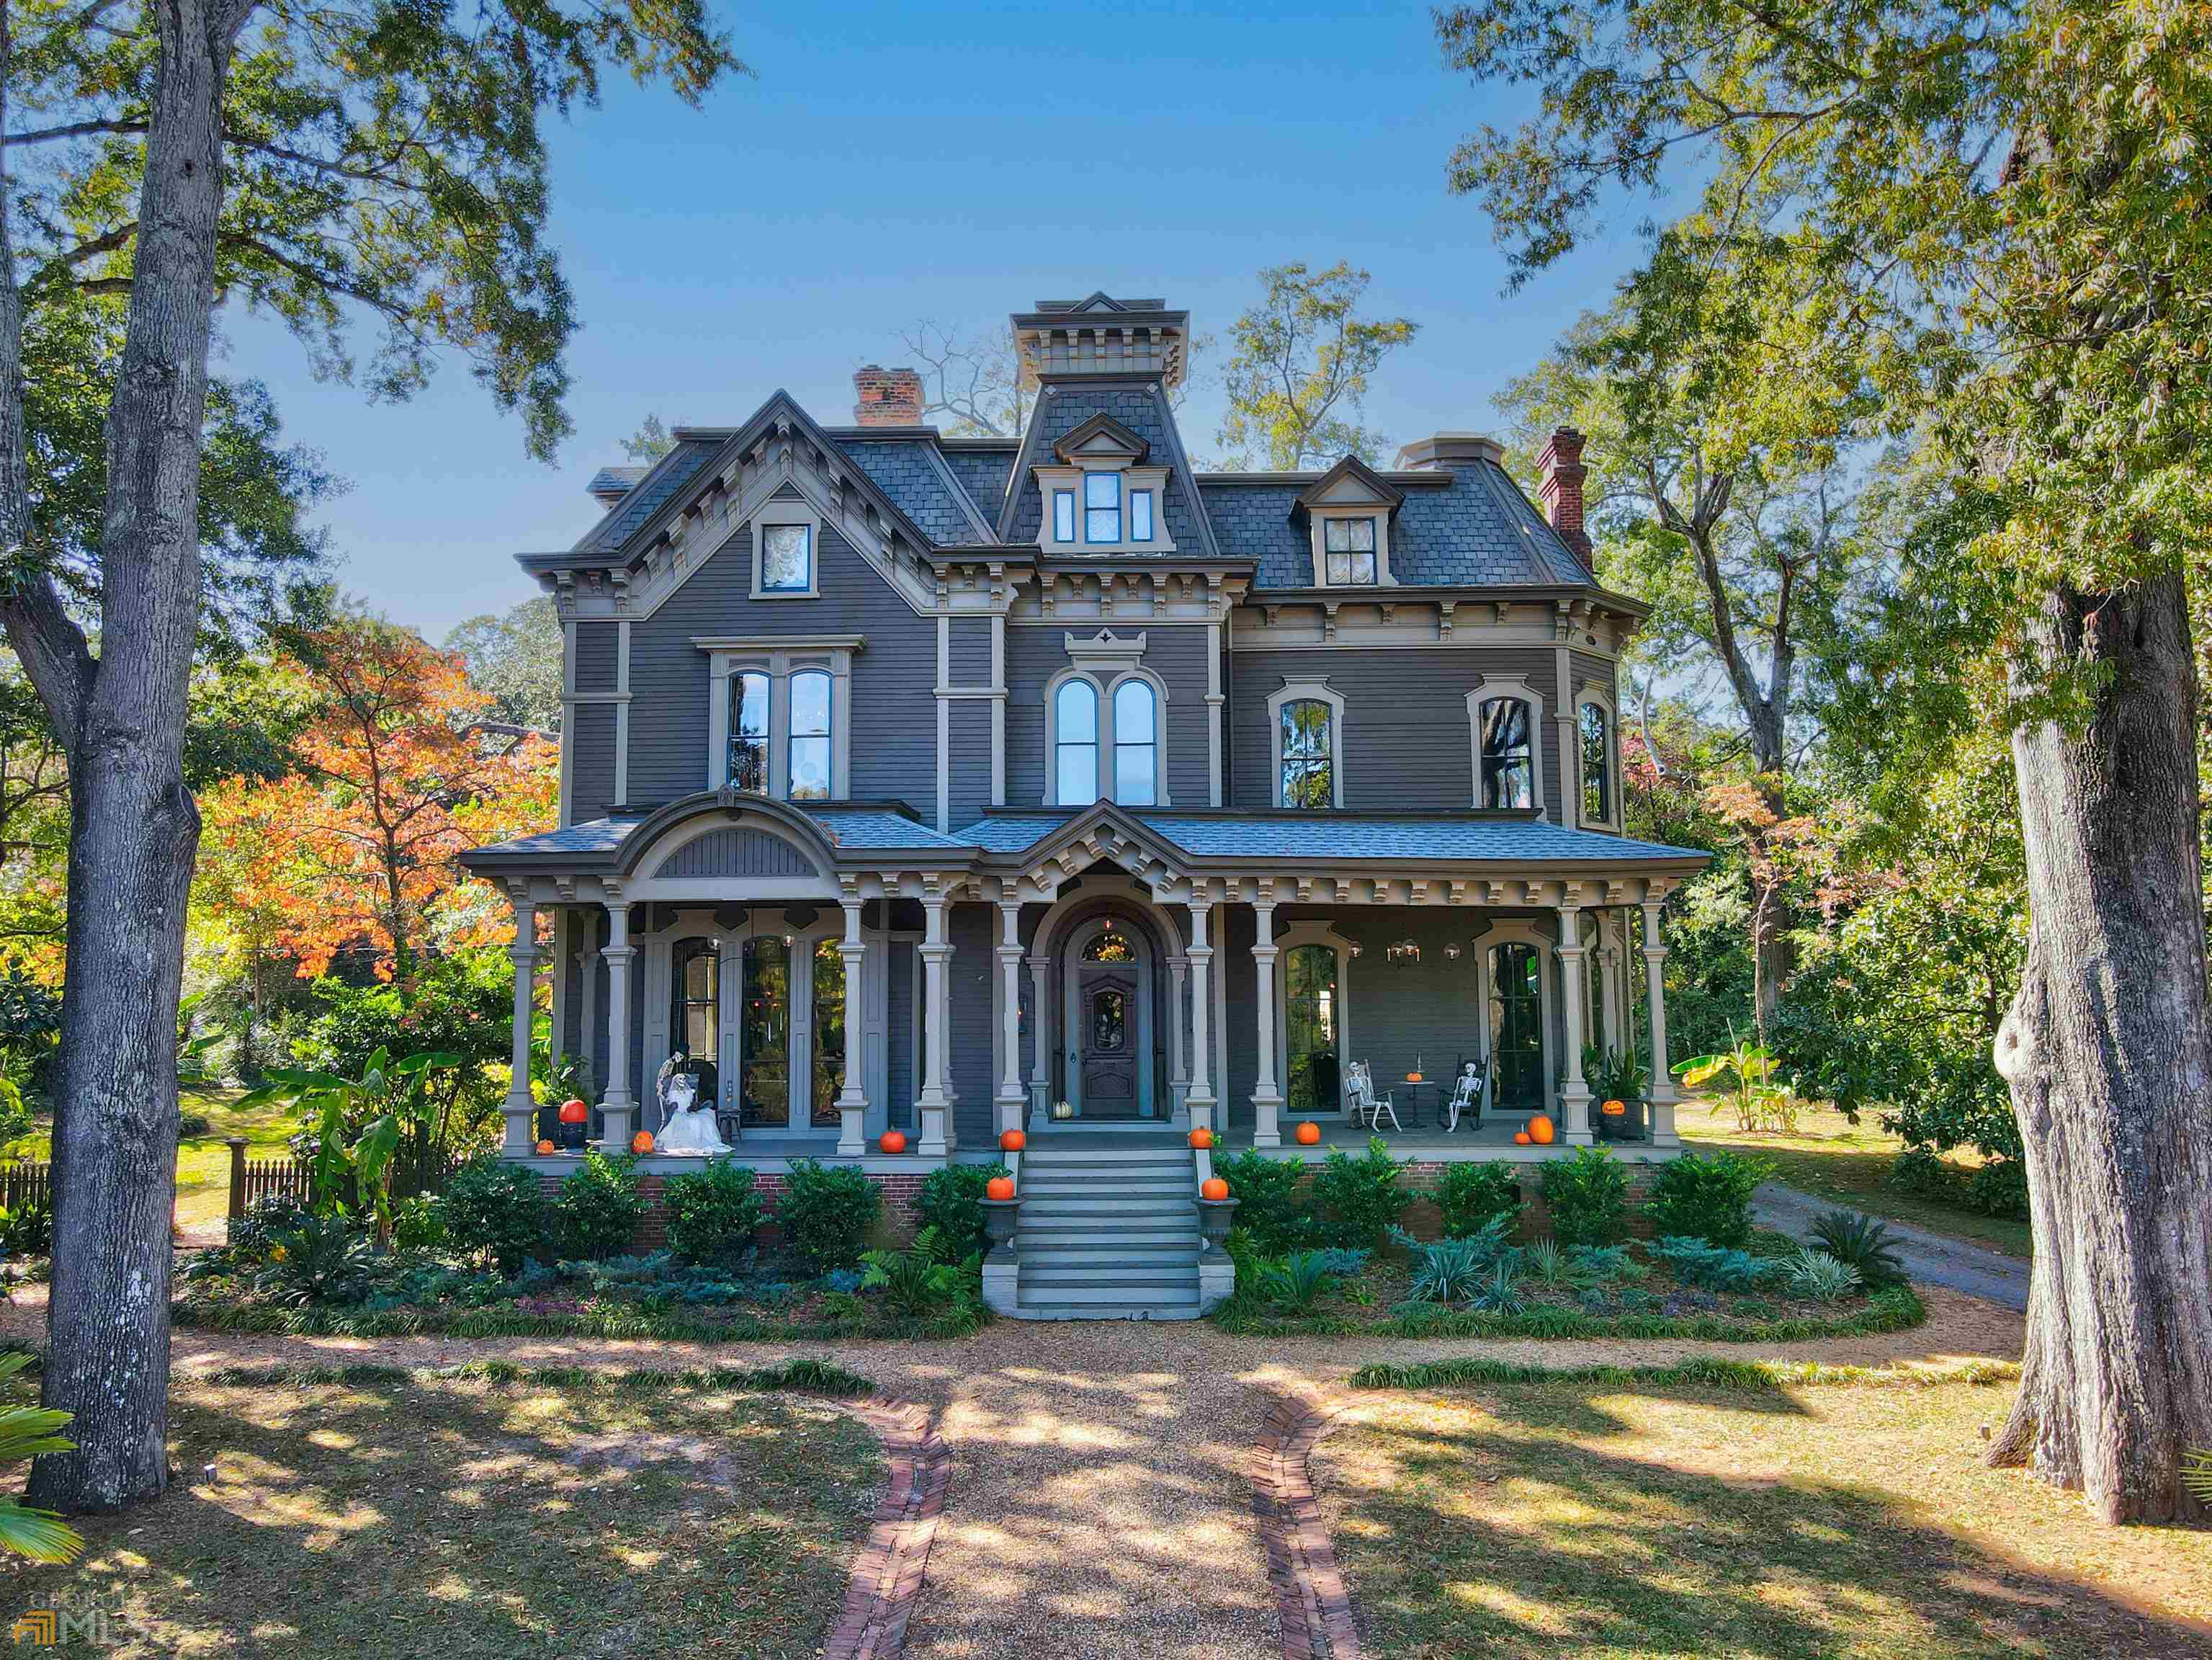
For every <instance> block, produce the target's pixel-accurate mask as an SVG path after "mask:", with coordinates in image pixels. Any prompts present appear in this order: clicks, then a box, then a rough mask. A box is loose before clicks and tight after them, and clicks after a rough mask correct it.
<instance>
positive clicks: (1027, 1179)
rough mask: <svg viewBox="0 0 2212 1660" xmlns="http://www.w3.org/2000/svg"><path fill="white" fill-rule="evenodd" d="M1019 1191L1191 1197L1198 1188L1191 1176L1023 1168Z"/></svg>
mask: <svg viewBox="0 0 2212 1660" xmlns="http://www.w3.org/2000/svg"><path fill="white" fill-rule="evenodd" d="M1019 1191H1020V1193H1021V1195H1022V1197H1023V1198H1024V1199H1025V1200H1026V1199H1046V1198H1054V1197H1061V1196H1064V1197H1066V1198H1070V1199H1073V1198H1077V1197H1079V1196H1081V1195H1085V1194H1158V1195H1160V1196H1161V1197H1162V1198H1173V1199H1188V1198H1191V1197H1192V1196H1193V1195H1194V1194H1195V1193H1196V1192H1197V1187H1196V1184H1195V1183H1193V1182H1192V1181H1191V1179H1190V1177H1188V1176H1041V1175H1038V1174H1036V1173H1035V1172H1033V1171H1023V1172H1022V1179H1021V1183H1020V1186H1019Z"/></svg>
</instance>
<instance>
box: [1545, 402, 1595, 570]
mask: <svg viewBox="0 0 2212 1660" xmlns="http://www.w3.org/2000/svg"><path fill="white" fill-rule="evenodd" d="M1537 465H1539V466H1541V467H1542V468H1543V470H1544V482H1543V487H1542V494H1543V497H1544V517H1545V518H1547V519H1548V520H1551V521H1552V528H1553V530H1555V531H1557V532H1559V540H1561V541H1562V542H1565V544H1567V545H1568V546H1569V547H1571V548H1572V549H1573V550H1575V553H1576V556H1577V557H1579V558H1581V559H1583V560H1588V559H1589V555H1590V539H1589V532H1588V531H1585V530H1584V529H1583V471H1584V468H1583V435H1582V434H1580V433H1578V432H1577V431H1576V430H1575V429H1573V428H1572V427H1561V428H1560V429H1559V430H1558V431H1557V432H1555V433H1553V435H1552V441H1551V442H1550V443H1548V444H1547V445H1545V446H1544V453H1543V456H1542V459H1541V460H1540V461H1539V462H1538V463H1537Z"/></svg>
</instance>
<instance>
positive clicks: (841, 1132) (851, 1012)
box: [837, 887, 868, 1158]
mask: <svg viewBox="0 0 2212 1660" xmlns="http://www.w3.org/2000/svg"><path fill="white" fill-rule="evenodd" d="M842 903H843V904H844V907H845V937H844V939H842V940H840V941H839V942H838V945H837V955H838V956H839V957H841V958H843V959H844V963H845V1076H844V1078H843V1079H842V1081H841V1083H840V1084H839V1085H838V1089H837V1156H838V1157H839V1158H859V1157H860V1155H861V1154H862V1153H863V1152H866V1151H867V1146H868V1091H867V1088H866V1085H864V1084H863V1083H862V1082H861V1081H860V1080H861V1079H862V1077H863V1076H864V1075H865V1073H866V1060H867V1057H866V1055H864V1054H863V1053H862V1050H863V1049H864V1048H865V1047H866V1043H865V1039H864V1038H863V1037H862V1034H863V1033H864V1032H865V1031H866V1030H867V1022H866V1020H865V1019H864V1018H862V1015H861V1001H860V978H861V976H860V970H861V967H862V965H863V964H865V963H866V960H867V955H868V946H867V942H866V940H864V939H861V938H860V891H859V890H858V889H857V888H850V887H848V888H847V889H846V890H845V897H844V899H843V902H842Z"/></svg>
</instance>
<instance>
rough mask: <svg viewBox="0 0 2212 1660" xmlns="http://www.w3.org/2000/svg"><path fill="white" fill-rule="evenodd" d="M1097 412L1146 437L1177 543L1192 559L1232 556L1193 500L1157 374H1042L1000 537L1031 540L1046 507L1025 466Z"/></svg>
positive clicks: (1193, 487) (1190, 476) (1040, 460)
mask: <svg viewBox="0 0 2212 1660" xmlns="http://www.w3.org/2000/svg"><path fill="white" fill-rule="evenodd" d="M1101 415H1104V416H1108V417H1111V418H1112V419H1113V420H1114V421H1115V422H1116V423H1119V424H1120V425H1121V427H1122V428H1123V429H1126V430H1127V432H1128V433H1129V434H1131V435H1133V436H1135V437H1137V438H1140V439H1142V440H1144V441H1145V442H1146V444H1148V445H1149V446H1151V448H1152V453H1153V455H1154V457H1155V459H1158V460H1160V461H1164V462H1165V463H1166V464H1167V467H1168V481H1167V488H1166V489H1164V491H1162V493H1161V495H1162V501H1161V503H1160V516H1161V519H1162V521H1163V522H1164V523H1165V525H1166V526H1167V529H1168V535H1169V536H1170V538H1172V539H1173V540H1174V542H1175V544H1176V547H1177V548H1178V549H1179V550H1182V552H1183V553H1186V554H1188V555H1190V556H1193V557H1195V558H1204V559H1219V558H1222V557H1224V556H1225V555H1226V556H1229V557H1232V558H1233V557H1235V556H1236V554H1235V550H1225V549H1224V548H1223V547H1222V546H1221V545H1220V544H1219V543H1218V542H1217V541H1216V540H1215V538H1214V534H1213V526H1212V525H1210V524H1209V523H1207V522H1206V514H1205V513H1204V511H1203V510H1202V509H1201V508H1200V506H1199V495H1198V480H1197V475H1196V474H1194V472H1192V471H1191V467H1190V458H1189V457H1188V455H1186V454H1184V453H1183V447H1182V437H1181V436H1180V435H1178V434H1177V433H1176V423H1175V414H1174V411H1173V410H1170V408H1169V407H1168V396H1167V392H1166V389H1165V388H1164V386H1162V385H1161V384H1160V381H1159V380H1158V377H1157V376H1138V377H1135V378H1133V379H1129V380H1108V379H1095V380H1094V379H1088V378H1086V379H1083V380H1069V381H1064V382H1055V381H1047V382H1046V383H1045V384H1044V385H1043V386H1041V387H1039V388H1038V391H1037V402H1036V410H1034V411H1033V412H1032V413H1031V414H1030V429H1029V431H1028V433H1027V434H1025V435H1024V437H1023V439H1022V447H1021V453H1019V454H1018V455H1017V456H1016V457H1015V458H1014V469H1013V477H1012V483H1011V485H1010V487H1009V490H1010V493H1009V494H1008V496H1007V497H1006V505H1005V506H1004V507H1003V508H1001V509H1000V514H999V539H1000V541H1001V542H1006V543H1021V542H1034V541H1036V535H1037V527H1038V526H1040V525H1041V524H1042V523H1043V522H1044V506H1043V502H1042V500H1041V499H1040V498H1039V496H1038V494H1037V483H1036V477H1035V475H1034V473H1033V472H1032V471H1031V469H1032V468H1035V467H1036V466H1039V465H1043V464H1044V461H1045V458H1046V457H1047V456H1048V455H1050V454H1051V453H1053V449H1054V446H1055V445H1057V444H1058V443H1060V441H1061V440H1063V439H1065V438H1066V437H1068V436H1069V435H1071V434H1073V433H1074V432H1075V431H1076V429H1078V428H1079V427H1082V426H1084V425H1085V424H1086V423H1090V422H1091V421H1092V420H1094V419H1095V418H1096V417H1098V416H1101Z"/></svg>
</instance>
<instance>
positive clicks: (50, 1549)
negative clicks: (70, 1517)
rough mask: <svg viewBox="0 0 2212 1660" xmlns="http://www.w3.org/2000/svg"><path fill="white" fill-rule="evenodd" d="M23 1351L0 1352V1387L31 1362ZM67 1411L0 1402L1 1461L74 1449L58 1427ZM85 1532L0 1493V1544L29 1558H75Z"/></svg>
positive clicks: (65, 1423) (64, 1422)
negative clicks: (14, 1352)
mask: <svg viewBox="0 0 2212 1660" xmlns="http://www.w3.org/2000/svg"><path fill="white" fill-rule="evenodd" d="M31 1360H32V1357H31V1356H30V1355H27V1354H9V1355H0V1389H5V1388H6V1387H7V1386H8V1381H9V1379H10V1378H12V1377H15V1374H16V1373H17V1372H19V1371H22V1370H23V1368H24V1367H26V1366H27V1365H30V1364H31ZM69 1421H70V1414H68V1413H65V1412H58V1411H55V1410H52V1409H50V1408H40V1407H14V1406H11V1407H0V1466H7V1465H12V1464H21V1463H23V1462H27V1461H28V1460H30V1459H33V1458H35V1457H37V1456H39V1455H40V1453H46V1452H75V1451H76V1442H74V1441H71V1440H70V1439H68V1438H66V1437H64V1436H63V1435H62V1434H61V1433H60V1432H61V1431H62V1430H63V1429H64V1428H66V1427H67V1426H68V1425H69ZM83 1549H84V1540H83V1538H82V1536H81V1535H79V1534H78V1533H77V1532H76V1529H73V1528H70V1527H69V1526H67V1525H66V1524H64V1523H62V1522H61V1521H60V1520H58V1518H57V1517H55V1516H54V1514H53V1512H52V1511H42V1510H31V1509H29V1508H27V1507H26V1506H25V1505H23V1504H21V1502H20V1501H19V1500H17V1499H15V1496H14V1495H13V1494H12V1493H10V1494H0V1550H5V1551H9V1552H10V1553H12V1554H15V1555H17V1556H23V1557H28V1558H29V1559H30V1560H32V1561H33V1562H74V1561H75V1560H76V1558H77V1555H78V1553H80V1552H81V1551H82V1550H83Z"/></svg>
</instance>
